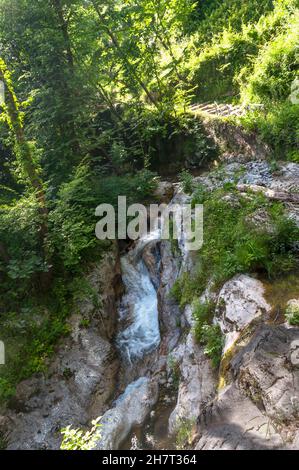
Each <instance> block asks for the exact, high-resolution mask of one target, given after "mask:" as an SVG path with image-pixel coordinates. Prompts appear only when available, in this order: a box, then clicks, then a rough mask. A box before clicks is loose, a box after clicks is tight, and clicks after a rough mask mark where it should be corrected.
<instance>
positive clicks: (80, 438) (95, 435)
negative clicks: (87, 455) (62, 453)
mask: <svg viewBox="0 0 299 470" xmlns="http://www.w3.org/2000/svg"><path fill="white" fill-rule="evenodd" d="M100 419H101V418H100V417H99V418H97V419H95V420H93V421H92V422H91V424H92V428H91V429H90V431H86V432H84V431H83V430H82V429H72V428H71V426H67V427H66V428H64V429H62V430H61V434H62V435H63V440H62V443H61V446H60V449H61V450H92V449H93V448H94V447H95V445H96V443H97V441H98V440H99V439H100V438H101V434H100V430H99V427H100V426H101V425H100V424H99V420H100Z"/></svg>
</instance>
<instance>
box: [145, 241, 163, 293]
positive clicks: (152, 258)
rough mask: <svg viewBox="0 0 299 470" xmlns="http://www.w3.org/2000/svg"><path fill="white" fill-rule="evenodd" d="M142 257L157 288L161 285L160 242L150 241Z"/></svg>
mask: <svg viewBox="0 0 299 470" xmlns="http://www.w3.org/2000/svg"><path fill="white" fill-rule="evenodd" d="M142 259H143V261H144V264H145V265H146V267H147V269H148V272H149V274H150V278H151V281H152V283H153V285H154V287H155V289H156V290H157V289H158V288H159V285H160V260H161V254H160V243H157V241H153V242H151V243H149V244H148V245H147V246H146V247H145V248H144V250H143V252H142Z"/></svg>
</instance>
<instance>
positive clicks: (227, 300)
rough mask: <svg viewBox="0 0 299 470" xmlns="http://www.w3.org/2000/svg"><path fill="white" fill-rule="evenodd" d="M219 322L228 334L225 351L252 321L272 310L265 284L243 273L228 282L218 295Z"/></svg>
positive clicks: (223, 330)
mask: <svg viewBox="0 0 299 470" xmlns="http://www.w3.org/2000/svg"><path fill="white" fill-rule="evenodd" d="M217 306H218V307H217V308H218V315H220V318H219V324H220V326H221V329H222V332H223V333H224V334H225V335H226V341H225V347H224V352H226V351H227V350H228V349H229V348H230V347H231V346H232V345H233V343H234V342H235V341H236V340H237V339H238V337H239V335H240V332H241V331H242V330H243V329H244V328H245V327H246V326H248V325H250V323H251V322H252V321H253V320H255V319H257V318H259V317H262V316H263V315H265V314H267V313H269V312H270V310H271V306H270V305H269V304H268V303H267V302H266V300H265V298H264V287H263V284H262V283H261V282H260V281H258V280H257V279H254V278H252V277H250V276H247V275H245V274H241V275H238V276H235V277H234V278H233V279H231V280H230V281H228V282H226V283H225V284H224V286H223V287H222V289H221V291H220V293H219V297H218V304H217Z"/></svg>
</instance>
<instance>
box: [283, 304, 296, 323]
mask: <svg viewBox="0 0 299 470" xmlns="http://www.w3.org/2000/svg"><path fill="white" fill-rule="evenodd" d="M285 317H286V319H287V322H288V323H289V324H290V325H294V326H299V301H298V300H293V301H290V302H289V303H288V305H287V308H286V312H285Z"/></svg>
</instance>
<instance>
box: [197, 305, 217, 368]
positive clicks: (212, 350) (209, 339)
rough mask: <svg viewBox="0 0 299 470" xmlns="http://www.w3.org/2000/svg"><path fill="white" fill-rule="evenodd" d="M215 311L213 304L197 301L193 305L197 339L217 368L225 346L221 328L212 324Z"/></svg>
mask: <svg viewBox="0 0 299 470" xmlns="http://www.w3.org/2000/svg"><path fill="white" fill-rule="evenodd" d="M214 311H215V304H214V303H213V302H205V303H202V302H200V301H198V300H196V301H195V302H194V304H193V318H194V320H195V326H194V334H195V338H196V340H197V341H198V342H199V343H200V344H202V345H204V346H205V349H204V353H205V354H206V355H207V356H208V357H209V358H210V359H211V362H212V366H213V367H215V368H216V367H218V366H219V364H220V360H221V356H222V349H223V345H224V344H223V335H222V332H221V329H220V326H219V325H217V324H216V325H214V324H212V322H213V317H214Z"/></svg>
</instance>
